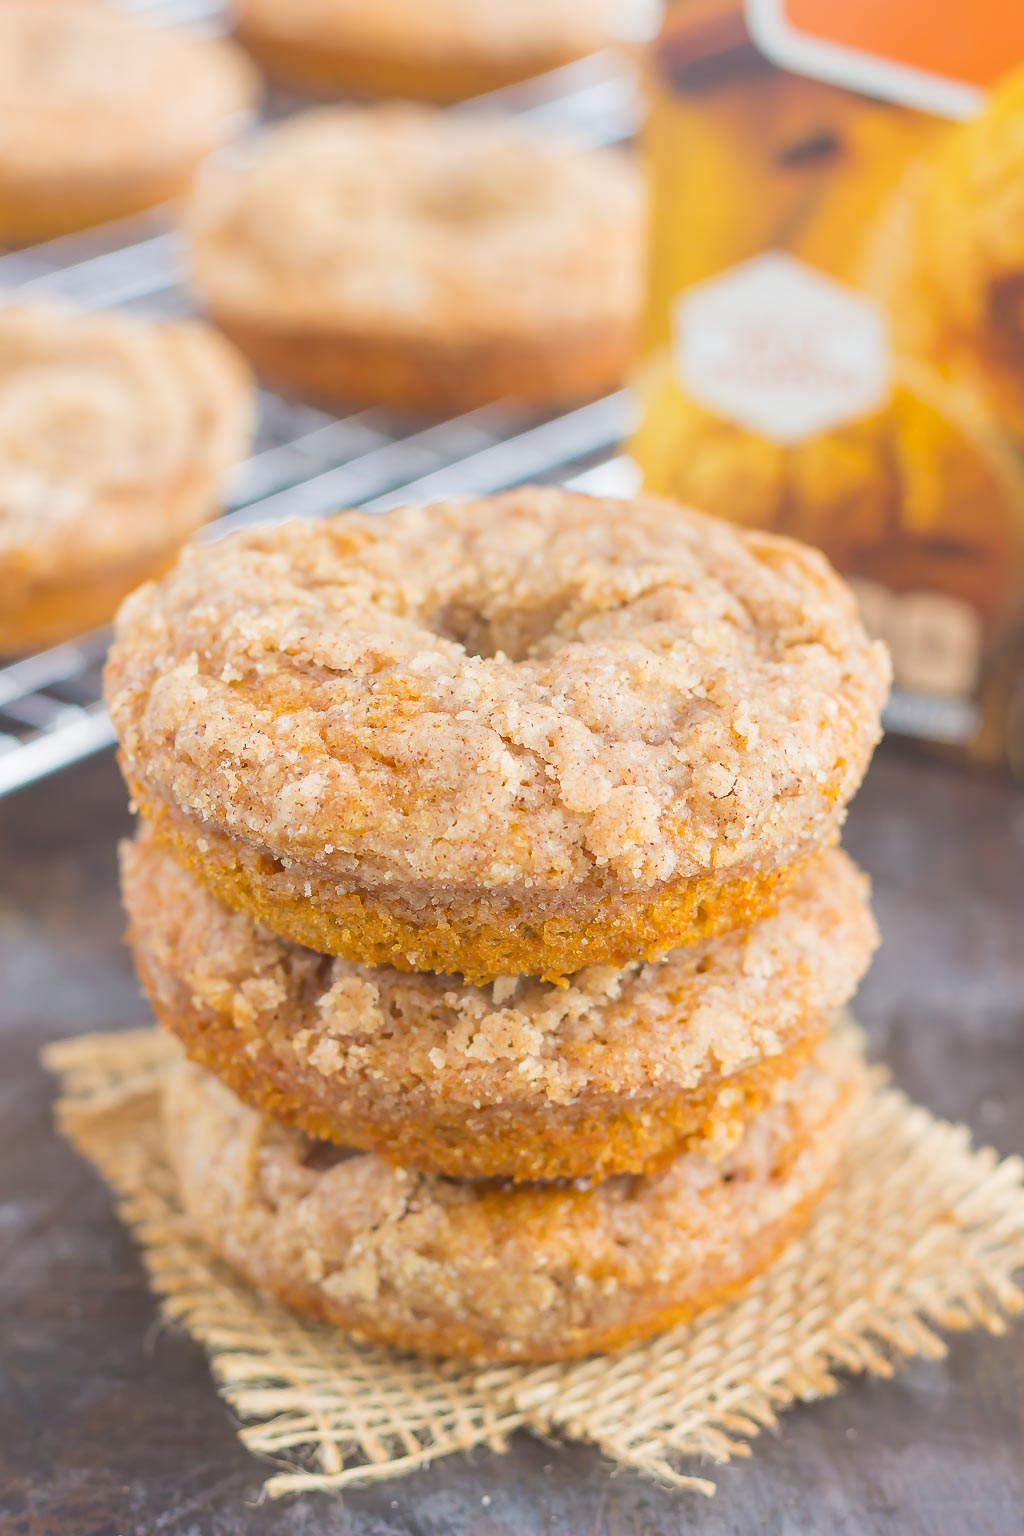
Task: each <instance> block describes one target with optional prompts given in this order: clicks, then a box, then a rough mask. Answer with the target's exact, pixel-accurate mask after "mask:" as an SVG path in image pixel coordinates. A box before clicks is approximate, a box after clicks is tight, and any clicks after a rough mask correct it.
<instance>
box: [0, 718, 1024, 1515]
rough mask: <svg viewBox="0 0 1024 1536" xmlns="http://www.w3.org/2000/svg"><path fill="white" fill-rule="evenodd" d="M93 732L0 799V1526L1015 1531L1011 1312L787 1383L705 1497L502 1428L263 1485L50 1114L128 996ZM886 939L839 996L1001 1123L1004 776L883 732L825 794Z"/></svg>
mask: <svg viewBox="0 0 1024 1536" xmlns="http://www.w3.org/2000/svg"><path fill="white" fill-rule="evenodd" d="M128 825H129V822H128V814H127V810H126V808H125V797H124V793H123V790H122V788H121V785H120V782H119V780H118V777H117V774H116V771H115V769H114V765H113V762H112V760H111V758H110V757H103V758H98V759H96V760H94V761H93V762H90V763H87V764H83V765H81V766H80V767H78V768H76V769H73V770H70V771H68V772H65V773H64V774H62V775H60V776H58V777H56V778H54V779H51V780H50V781H49V782H47V783H44V784H41V785H38V786H35V787H34V788H32V789H31V790H28V791H25V792H23V793H22V794H21V795H19V796H16V797H14V798H12V799H9V800H7V801H5V802H2V803H0V1041H2V1058H0V1334H2V1375H0V1532H2V1533H3V1536H243V1533H244V1536H249V1533H252V1536H263V1533H270V1532H273V1533H274V1536H306V1533H313V1532H316V1533H317V1536H463V1533H472V1536H505V1533H508V1536H512V1533H516V1536H549V1533H550V1536H598V1533H600V1536H669V1533H676V1532H682V1531H687V1532H695V1533H698V1536H701V1533H721V1536H725V1533H732V1532H743V1533H758V1536H759V1533H762V1532H765V1533H768V1532H771V1533H783V1536H798V1533H799V1536H812V1533H818V1532H822V1533H825V1532H827V1533H829V1536H873V1533H876V1532H878V1533H883V1532H884V1533H887V1536H888V1533H898V1536H914V1533H917V1532H921V1533H927V1536H959V1533H965V1536H966V1533H970V1536H990V1533H1000V1536H1011V1533H1012V1536H1020V1533H1021V1532H1022V1531H1024V1325H1021V1326H1018V1327H1017V1328H1016V1329H1015V1330H1014V1331H1013V1332H1012V1333H1011V1336H1010V1337H1009V1338H1008V1339H1002V1340H997V1339H992V1338H989V1337H987V1336H980V1335H977V1334H974V1335H968V1336H965V1337H960V1338H957V1339H955V1340H954V1341H953V1343H952V1347H951V1349H950V1354H949V1357H948V1359H947V1360H946V1361H944V1362H942V1363H940V1364H928V1363H924V1362H920V1363H917V1364H914V1365H912V1366H911V1367H910V1368H909V1369H907V1370H906V1371H904V1372H903V1373H902V1374H901V1375H900V1376H899V1377H898V1378H897V1379H896V1380H894V1381H891V1382H879V1381H856V1382H853V1383H851V1384H850V1385H849V1386H848V1388H847V1389H846V1390H844V1391H843V1392H842V1394H841V1395H840V1396H839V1397H837V1398H835V1399H833V1400H832V1401H829V1402H824V1403H818V1404H814V1405H811V1406H808V1407H802V1408H798V1409H796V1410H795V1411H793V1412H791V1413H788V1414H787V1415H786V1416H785V1418H784V1420H783V1422H782V1425H781V1427H780V1429H779V1431H778V1432H777V1433H774V1434H769V1435H765V1436H762V1438H761V1439H760V1440H759V1441H758V1443H757V1446H756V1450H755V1454H754V1456H753V1458H752V1459H751V1460H749V1461H747V1462H742V1461H741V1462H737V1463H734V1464H733V1465H732V1466H730V1467H727V1468H725V1469H723V1470H722V1471H721V1472H720V1473H719V1474H718V1481H719V1492H718V1494H717V1496H716V1497H715V1498H714V1499H713V1500H710V1501H705V1500H703V1499H701V1498H700V1497H699V1496H696V1495H691V1494H680V1493H670V1492H666V1491H665V1490H663V1489H660V1488H657V1487H654V1486H651V1485H650V1484H648V1483H646V1482H644V1481H643V1480H641V1479H640V1478H639V1477H635V1476H633V1475H632V1474H625V1473H618V1474H616V1473H614V1472H612V1471H611V1470H610V1469H609V1467H608V1466H607V1464H606V1463H604V1462H602V1460H601V1458H600V1457H599V1456H598V1455H597V1454H596V1453H594V1452H591V1451H588V1450H584V1449H580V1448H565V1447H556V1446H552V1445H547V1444H543V1443H540V1442H538V1441H536V1440H532V1439H530V1438H528V1437H525V1436H520V1437H518V1438H517V1440H516V1441H515V1442H514V1444H513V1447H512V1449H511V1450H510V1452H509V1453H508V1454H507V1455H505V1456H493V1455H491V1454H489V1453H483V1452H481V1453H478V1454H476V1455H474V1456H473V1457H472V1458H463V1457H459V1458H452V1459H450V1460H448V1461H445V1462H441V1463H439V1464H437V1465H435V1466H433V1467H431V1468H428V1469H427V1470H425V1471H423V1472H420V1473H418V1474H416V1475H414V1476H412V1477H409V1478H406V1479H404V1480H401V1481H398V1482H393V1483H387V1484H383V1485H380V1486H377V1487H373V1488H368V1489H364V1490H353V1491H352V1492H350V1493H347V1494H346V1495H345V1496H344V1498H343V1499H337V1498H332V1497H329V1496H326V1495H313V1496H307V1497H304V1498H300V1499H294V1500H290V1501H284V1502H279V1503H274V1504H268V1503H266V1502H262V1503H261V1502H259V1488H260V1483H261V1481H262V1474H263V1469H262V1468H261V1466H260V1465H259V1463H258V1462H256V1461H255V1460H254V1459H253V1458H252V1457H251V1456H249V1455H248V1454H247V1452H245V1451H244V1450H243V1449H242V1447H241V1445H240V1444H239V1442H238V1440H237V1439H236V1438H235V1434H234V1431H233V1429H232V1425H231V1422H230V1419H229V1415H228V1412H227V1410H226V1409H225V1407H224V1405H223V1404H222V1403H221V1401H220V1399H219V1398H218V1397H217V1394H216V1392H215V1391H214V1389H213V1386H212V1384H211V1381H210V1378H209V1375H208V1373H207V1370H206V1366H205V1363H204V1359H203V1355H202V1352H201V1350H199V1349H198V1348H197V1347H196V1346H195V1345H194V1344H192V1343H191V1342H190V1341H189V1340H188V1339H186V1338H185V1337H183V1336H182V1335H181V1333H179V1332H177V1331H176V1330H175V1329H173V1328H169V1327H166V1326H163V1325H161V1323H160V1322H159V1321H158V1318H157V1313H156V1308H155V1306H154V1304H153V1301H152V1299H151V1297H150V1295H149V1292H148V1290H147V1288H146V1281H145V1278H144V1276H143V1271H142V1267H141V1265H140V1263H139V1260H138V1257H137V1255H136V1253H135V1251H134V1249H133V1246H132V1243H131V1241H130V1239H129V1238H128V1237H127V1236H126V1234H125V1233H124V1231H123V1230H122V1228H121V1227H120V1226H119V1224H118V1222H117V1220H116V1219H115V1217H114V1214H113V1211H112V1208H111V1202H110V1199H109V1196H108V1194H107V1192H106V1190H105V1189H104V1188H103V1186H102V1185H101V1183H100V1182H99V1180H98V1179H97V1178H96V1177H95V1175H94V1174H93V1173H92V1172H91V1171H90V1170H89V1169H88V1168H87V1167H85V1166H84V1165H83V1164H82V1163H81V1162H80V1161H79V1160H78V1158H77V1157H75V1156H74V1154H73V1153H72V1152H71V1151H70V1150H69V1149H68V1148H67V1147H66V1146H65V1145H63V1143H62V1142H61V1141H60V1140H59V1138H58V1137H57V1136H56V1135H55V1133H54V1131H53V1128H52V1125H51V1116H50V1105H51V1094H52V1087H51V1084H50V1083H49V1082H48V1081H47V1080H46V1078H45V1076H44V1074H43V1073H42V1071H41V1070H40V1067H39V1062H38V1053H39V1049H40V1047H41V1046H42V1045H43V1044H44V1043H45V1042H46V1041H48V1040H52V1039H56V1038H59V1037H60V1036H63V1035H69V1034H77V1033H80V1032H82V1031H85V1030H90V1029H99V1028H103V1029H105V1028H111V1027H119V1026H127V1025H137V1024H139V1023H141V1022H143V1021H144V1020H145V1018H146V1010H145V1007H144V1005H143V1003H142V1002H141V1001H140V998H139V993H138V990H137V988H136V985H135V982H134V980H133V977H132V974H131V969H130V966H129V963H128V957H127V955H126V953H125V951H124V949H123V947H122V944H121V930H122V920H121V915H120V912H119V908H118V899H117V890H116V881H115V867H114V844H115V841H116V839H117V838H118V837H120V836H121V835H123V834H124V833H125V832H126V831H127V830H128ZM848 845H849V847H850V848H851V850H852V851H853V853H854V854H855V855H856V856H857V857H858V858H859V859H860V860H861V862H862V863H863V864H864V865H866V867H867V868H868V869H869V870H870V872H871V874H872V875H873V876H874V880H875V892H876V907H877V911H878V915H879V918H880V921H881V925H882V928H883V931H884V933H885V944H884V947H883V949H882V952H881V954H880V956H879V958H878V960H877V962H876V964H875V967H874V970H873V972H872V974H871V976H870V978H869V980H868V981H867V983H866V984H865V986H864V988H863V989H862V992H861V997H860V1002H859V1011H860V1014H861V1016H862V1018H863V1019H864V1021H865V1023H866V1024H867V1025H868V1027H869V1029H870V1031H871V1036H872V1040H873V1045H874V1050H875V1054H876V1055H877V1056H878V1057H880V1058H882V1059H884V1060H885V1061H887V1062H888V1063H889V1064H890V1065H891V1067H892V1069H893V1072H894V1074H895V1077H896V1079H897V1081H898V1082H900V1083H901V1084H903V1085H904V1086H905V1087H906V1088H908V1089H909V1090H910V1092H911V1093H913V1094H915V1095H916V1096H918V1097H919V1098H921V1099H922V1100H923V1101H924V1102H925V1103H927V1104H929V1105H930V1106H931V1107H932V1108H933V1109H935V1110H937V1111H938V1112H939V1113H940V1114H943V1115H949V1116H953V1117H956V1118H958V1119H963V1120H966V1121H968V1122H969V1123H970V1125H971V1126H972V1127H973V1129H974V1131H975V1133H976V1135H977V1136H979V1137H980V1138H983V1139H984V1140H985V1141H988V1142H991V1143H994V1144H995V1145H996V1146H998V1147H999V1148H1001V1149H1002V1150H1004V1151H1021V1150H1024V795H1021V794H1020V793H1015V792H1014V791H1012V790H1010V789H1008V788H1006V787H1004V786H1001V785H998V784H996V783H994V782H992V781H991V780H987V779H983V778H972V777H968V776H967V775H965V774H962V773H960V772H958V771H956V770H953V769H951V768H947V767H945V766H941V765H937V764H934V763H929V762H927V761H926V760H923V759H918V758H915V757H911V756H908V755H906V754H904V753H902V752H899V751H898V750H896V749H895V748H888V749H884V750H883V752H882V753H881V754H880V756H879V758H878V760H877V761H876V763H875V766H874V767H873V769H872V771H871V774H870V777H869V780H868V783H867V785H866V786H865V788H864V790H863V792H862V794H861V796H860V798H859V800H858V801H857V804H856V806H855V808H854V811H853V813H852V815H851V818H850V824H849V834H848Z"/></svg>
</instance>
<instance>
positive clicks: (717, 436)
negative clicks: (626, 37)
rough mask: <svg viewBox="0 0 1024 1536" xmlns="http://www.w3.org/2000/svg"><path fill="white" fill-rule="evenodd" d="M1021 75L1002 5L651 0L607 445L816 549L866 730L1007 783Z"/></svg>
mask: <svg viewBox="0 0 1024 1536" xmlns="http://www.w3.org/2000/svg"><path fill="white" fill-rule="evenodd" d="M1015 66H1016V67H1018V68H1019V70H1020V72H1019V73H1017V74H1015V73H1014V69H1015ZM1021 66H1024V0H938V3H935V4H930V3H927V0H856V4H851V3H850V0H747V3H746V4H745V5H744V4H743V3H742V0H668V3H667V5H666V6H665V9H664V13H663V20H662V24H661V29H660V32H659V35H658V37H657V40H656V42H655V43H654V44H653V45H652V47H651V49H650V55H649V65H648V70H647V73H648V86H649V116H648V124H647V129H646V145H647V155H648V163H649V168H650V175H651V181H652V192H653V212H652V249H651V272H650V278H651V281H650V287H649V296H648V305H647V314H646V322H645V329H644V336H643V353H642V362H641V366H640V369H639V373H638V377H637V381H636V383H637V396H638V404H639V424H638V427H637V430H636V433H635V437H634V441H633V452H634V455H635V457H636V459H637V462H638V464H639V466H640V469H641V471H642V474H643V478H644V482H645V484H646V486H647V487H648V488H649V489H651V490H653V491H657V492H663V493H666V494H669V495H673V496H676V497H678V498H680V499H681V500H683V501H687V502H690V503H692V504H693V505H696V506H699V507H703V508H705V509H706V510H708V511H711V512H714V513H717V514H718V515H720V516H722V517H726V518H729V519H731V520H732V521H735V522H741V523H744V524H747V525H749V526H752V527H764V528H772V529H775V530H777V531H780V532H783V533H790V534H793V535H795V536H797V537H799V538H802V539H806V540H808V541H809V542H811V543H813V544H817V545H818V546H819V547H820V548H821V549H823V550H824V551H825V553H826V554H827V555H828V556H829V558H830V559H831V560H832V561H833V562H834V563H835V564H836V565H837V566H838V568H839V569H840V570H841V571H843V572H844V574H845V575H847V576H848V577H849V578H850V580H851V582H852V584H853V585H854V588H855V590H856V591H857V593H858V596H859V599H860V601H861V605H862V609H863V613H864V617H865V620H866V622H867V624H868V626H869V627H870V628H871V629H872V630H873V631H874V632H875V633H876V634H879V635H881V636H882V637H883V638H884V639H885V640H887V641H888V643H889V646H890V648H891V650H892V653H893V661H894V668H895V683H896V686H895V690H894V694H893V699H892V704H891V706H890V710H889V715H888V719H887V723H888V725H889V727H890V729H893V730H896V731H900V732H904V733H909V734H912V735H915V736H918V737H921V738H923V739H925V740H928V741H932V742H936V743H941V744H943V745H944V746H946V747H949V746H955V747H958V748H963V749H965V750H967V751H969V752H970V753H971V755H973V756H976V757H979V758H983V759H986V760H989V761H995V762H1002V763H1008V764H1009V765H1010V766H1011V767H1013V768H1014V769H1015V771H1017V772H1018V773H1021V774H1022V775H1024V68H1021Z"/></svg>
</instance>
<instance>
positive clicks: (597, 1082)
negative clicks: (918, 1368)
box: [121, 832, 876, 1180]
mask: <svg viewBox="0 0 1024 1536" xmlns="http://www.w3.org/2000/svg"><path fill="white" fill-rule="evenodd" d="M121 877H122V879H121V884H122V890H123V894H124V901H125V907H126V909H127V912H128V920H129V925H130V935H131V943H132V948H133V951H134V954H135V961H136V968H137V970H138V972H139V975H140V977H141V978H142V981H143V984H144V986H145V987H146V990H147V992H148V994H149V997H150V1001H151V1002H152V1004H153V1007H154V1010H155V1011H156V1014H157V1016H158V1017H159V1018H160V1020H161V1021H162V1022H163V1023H164V1024H165V1025H166V1026H167V1027H168V1028H170V1029H171V1030H172V1031H173V1032H174V1033H175V1034H176V1035H177V1036H178V1038H179V1039H180V1040H181V1041H182V1042H183V1044H184V1046H185V1049H186V1051H187V1052H188V1054H189V1055H190V1056H191V1057H192V1058H193V1060H195V1061H197V1062H199V1063H200V1064H201V1065H203V1066H205V1067H208V1068H210V1069H211V1070H212V1071H214V1072H216V1073H217V1075H218V1076H219V1077H220V1078H221V1080H222V1081H223V1082H225V1083H226V1084H227V1085H228V1086H229V1087H230V1088H232V1089H234V1091H235V1092H236V1093H238V1094H239V1095H240V1097H241V1098H242V1099H243V1100H244V1101H245V1102H246V1103H248V1104H251V1105H252V1106H253V1107H254V1108H256V1109H260V1110H263V1111H265V1112H266V1113H267V1114H269V1115H272V1116H273V1117H274V1118H275V1119H277V1120H281V1121H284V1122H286V1123H288V1124H291V1125H295V1126H297V1127H299V1128H300V1129H301V1130H303V1131H305V1132H307V1133H308V1134H309V1135H312V1136H318V1137H322V1138H324V1139H326V1140H329V1141H332V1142H335V1143H338V1144H340V1145H342V1146H349V1147H363V1148H368V1149H370V1150H372V1151H375V1152H378V1153H380V1154H382V1155H383V1156H385V1157H386V1158H387V1159H388V1160H389V1161H390V1162H394V1163H398V1164H405V1165H407V1166H409V1167H413V1168H418V1169H420V1170H421V1171H423V1172H436V1173H442V1174H447V1175H450V1176H452V1177H502V1178H511V1179H516V1180H526V1179H556V1178H569V1179H575V1178H595V1179H597V1178H603V1177H607V1176H608V1175H610V1174H617V1173H626V1172H631V1173H639V1172H643V1171H645V1170H647V1169H649V1168H651V1167H652V1166H658V1165H661V1164H663V1163H664V1162H665V1161H666V1160H667V1159H668V1158H670V1157H672V1156H674V1155H677V1154H678V1153H679V1152H681V1151H682V1150H683V1149H684V1148H685V1146H686V1145H687V1144H689V1143H692V1142H693V1141H694V1140H695V1139H696V1140H701V1141H703V1142H705V1143H707V1144H708V1145H709V1147H710V1148H717V1147H719V1146H720V1147H721V1148H722V1150H723V1152H724V1151H726V1150H728V1149H729V1148H730V1147H731V1146H732V1144H733V1142H734V1141H735V1139H736V1136H737V1135H738V1134H739V1133H740V1131H741V1129H742V1126H743V1124H744V1123H745V1122H746V1121H747V1120H749V1118H750V1117H751V1115H752V1114H754V1113H755V1112H756V1111H757V1109H758V1108H759V1107H760V1105H761V1104H762V1103H763V1101H764V1098H765V1094H766V1092H770V1090H771V1086H772V1084H773V1083H774V1081H775V1080H776V1079H777V1078H780V1077H789V1076H792V1075H793V1074H794V1073H795V1072H797V1071H798V1070H799V1069H800V1068H801V1067H802V1066H803V1065H804V1063H805V1062H806V1060H807V1057H808V1053H809V1052H810V1051H811V1049H812V1048H813V1047H814V1046H816V1045H817V1043H818V1041H819V1040H820V1038H821V1036H822V1034H823V1033H824V1031H825V1028H826V1021H827V1019H828V1016H829V1014H830V1013H831V1012H832V1011H833V1010H834V1009H836V1008H838V1007H840V1006H841V1005H842V1004H843V1003H845V1002H847V1001H848V1000H849V998H850V996H851V994H852V992H853V990H854V988H855V987H856V985H857V983H858V981H859V980H860V978H861V976H862V974H863V972H864V971H865V969H866V967H867V964H868V961H869V959H870V956H871V952H872V950H873V948H874V945H875V942H876V933H875V929H874V924H873V923H872V921H871V916H870V912H869V909H868V905H867V882H866V881H865V880H864V878H863V877H862V876H860V875H858V874H857V872H856V870H855V869H854V867H853V865H852V864H851V863H850V861H849V859H848V858H847V857H846V856H845V854H842V853H840V852H839V851H838V850H836V849H830V850H827V851H825V852H823V853H821V854H819V855H818V856H817V857H816V858H815V859H813V860H812V861H810V863H809V864H808V865H807V867H806V868H805V869H804V870H802V871H801V872H800V874H799V875H797V877H796V879H795V880H794V881H793V884H792V885H791V887H790V888H789V890H787V891H786V892H785V893H784V894H783V896H782V897H781V898H780V901H779V905H778V910H777V911H776V912H775V913H774V914H772V915H770V916H768V917H765V918H763V919H762V920H761V921H760V922H758V923H755V924H753V925H752V927H750V928H749V929H747V930H745V931H738V932H734V933H730V934H726V935H723V936H720V937H719V938H716V939H709V940H705V941H704V942H703V943H698V944H694V945H690V946H688V947H687V948H685V949H678V950H673V951H672V953H671V954H670V955H669V956H668V957H667V958H666V959H665V960H664V961H662V962H660V963H646V964H645V963H641V962H635V963H634V964H633V965H630V966H627V967H625V969H623V970H615V969H613V968H612V967H610V966H593V967H591V968H590V969H588V970H585V971H581V972H579V973H578V974H577V975H576V976H574V977H573V978H572V980H571V982H570V985H569V986H567V987H556V986H551V985H550V984H546V983H544V982H539V981H531V980H529V979H528V978H525V977H522V978H519V977H514V978H509V979H506V980H502V981H499V982H496V983H495V984H494V986H493V987H487V988H484V987H472V986H468V985H467V984H465V983H462V982H460V981H458V980H457V979H456V978H454V977H451V976H428V975H410V974H408V973H405V972H402V971H396V970H394V969H393V968H392V967H390V966H381V967H376V968H374V967H369V966H361V965H358V964H355V963H354V962H352V961H349V960H341V959H331V958H329V957H327V956H322V955H317V954H314V953H313V952H312V951H311V950H308V949H302V948H300V947H299V946H298V945H295V944H291V943H289V942H288V941H287V940H286V939H280V938H278V937H277V936H276V935H274V934H272V933H271V932H269V930H267V929H262V928H258V927H256V925H255V924H254V923H253V922H252V921H251V919H250V918H248V917H246V916H245V915H244V914H242V913H240V912H234V911H232V910H231V909H230V908H229V907H225V906H224V905H223V904H222V903H221V902H219V901H218V900H217V899H216V897H214V896H212V895H211V894H210V892H209V891H207V890H205V889H204V887H203V886H202V884H201V883H200V882H199V881H198V880H197V879H196V877H195V876H194V875H191V874H189V873H187V872H186V871H185V870H184V869H182V868H181V867H180V866H179V865H178V864H177V863H176V862H175V860H174V859H173V858H172V857H171V855H170V854H169V853H168V852H167V851H166V850H165V849H163V848H161V847H160V845H159V844H158V843H157V842H156V840H155V839H154V838H153V837H152V835H150V834H148V833H145V832H144V833H143V834H142V835H141V836H140V838H138V839H137V840H136V841H135V842H134V843H130V844H125V845H124V846H123V847H122V850H121Z"/></svg>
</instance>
